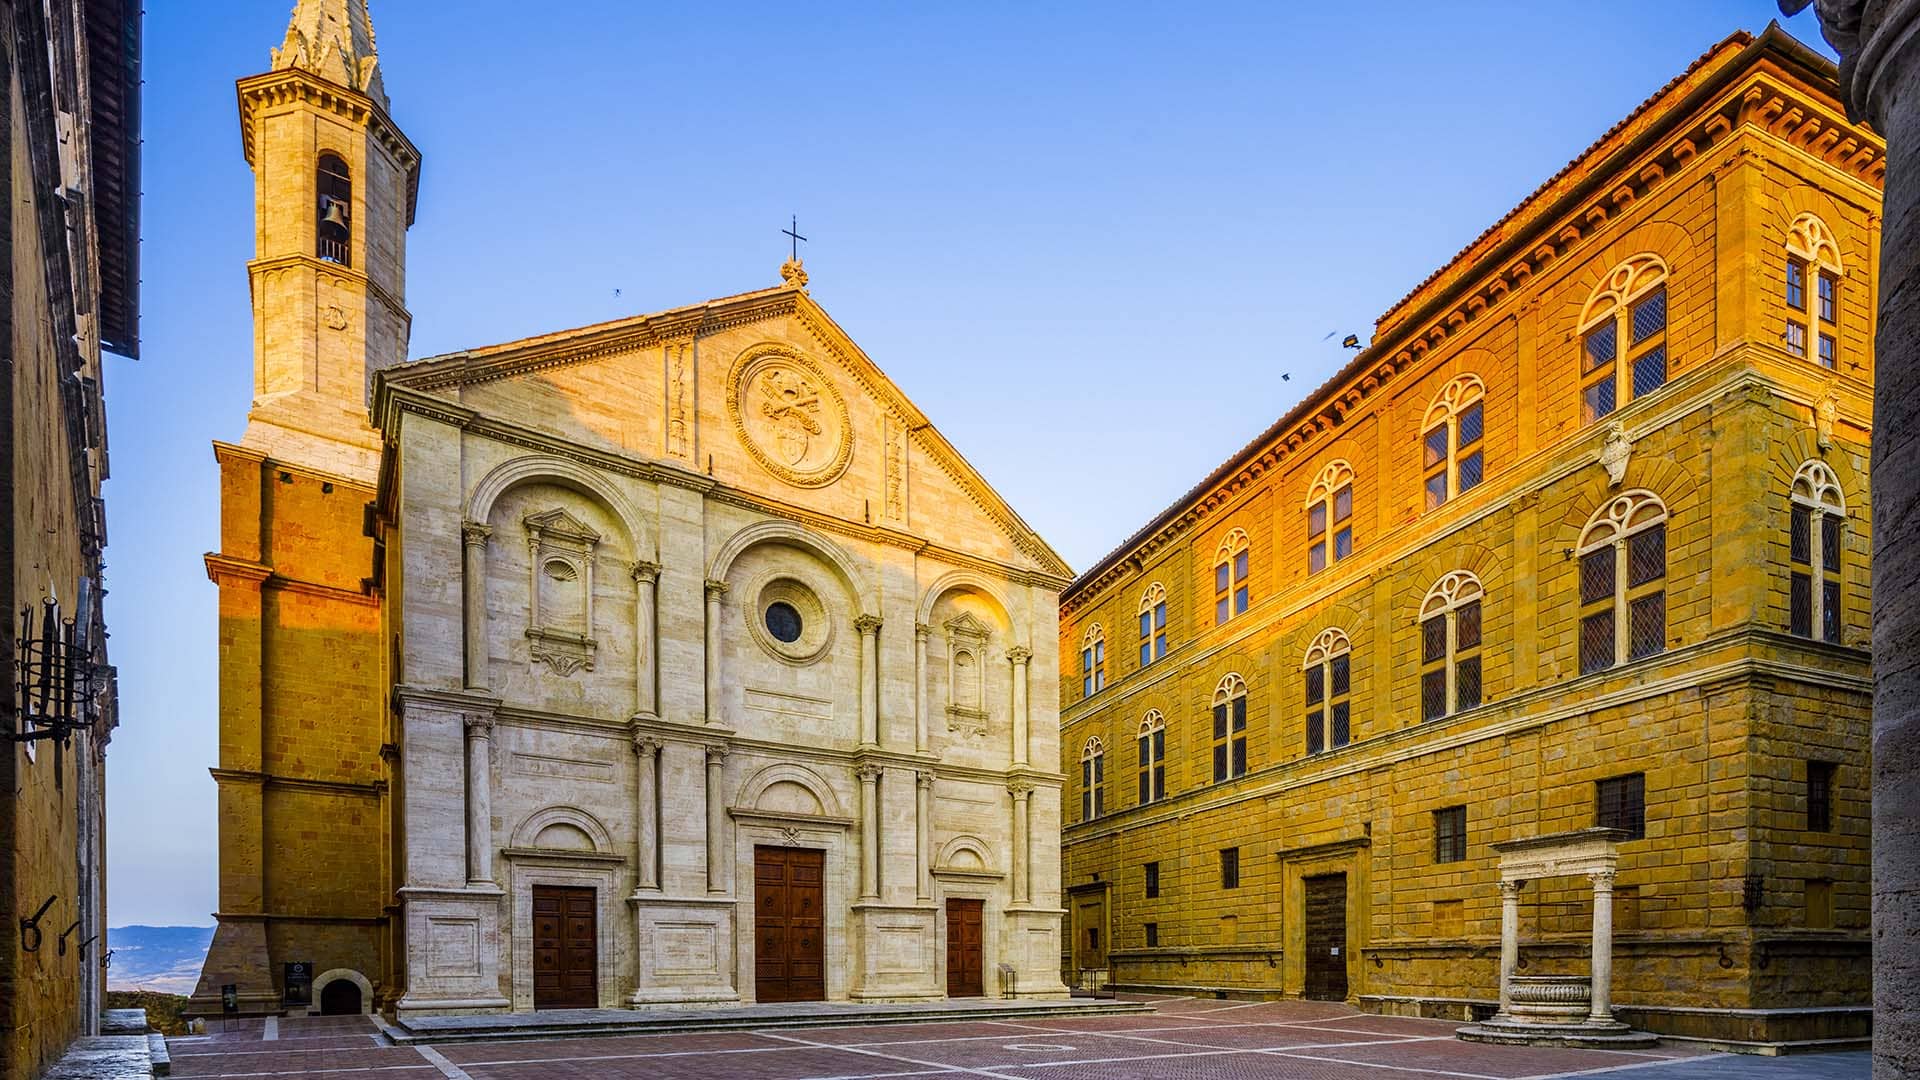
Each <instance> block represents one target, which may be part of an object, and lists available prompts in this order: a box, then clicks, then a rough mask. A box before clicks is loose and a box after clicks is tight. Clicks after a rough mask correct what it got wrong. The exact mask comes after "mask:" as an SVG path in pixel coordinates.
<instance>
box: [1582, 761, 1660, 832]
mask: <svg viewBox="0 0 1920 1080" xmlns="http://www.w3.org/2000/svg"><path fill="white" fill-rule="evenodd" d="M1593 796H1594V814H1593V823H1594V824H1595V825H1598V826H1600V827H1601V828H1603V829H1624V830H1626V832H1627V833H1628V838H1629V839H1632V840H1639V839H1642V838H1643V837H1645V836H1646V835H1647V777H1646V774H1645V773H1629V774H1628V775H1626V776H1614V777H1609V778H1608V779H1605V780H1601V781H1598V782H1596V783H1595V784H1594V785H1593Z"/></svg>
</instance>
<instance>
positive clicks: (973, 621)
mask: <svg viewBox="0 0 1920 1080" xmlns="http://www.w3.org/2000/svg"><path fill="white" fill-rule="evenodd" d="M946 629H947V636H948V637H953V638H960V639H972V640H974V641H985V640H987V639H988V638H990V637H992V636H993V628H992V627H991V626H988V625H987V624H986V623H984V622H981V621H980V620H979V619H978V618H976V617H975V616H974V614H973V612H971V611H963V612H961V613H960V614H959V615H956V616H954V617H953V618H951V619H948V620H947V622H946Z"/></svg>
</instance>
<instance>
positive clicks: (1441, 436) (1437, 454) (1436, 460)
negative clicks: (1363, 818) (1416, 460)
mask: <svg viewBox="0 0 1920 1080" xmlns="http://www.w3.org/2000/svg"><path fill="white" fill-rule="evenodd" d="M1422 445H1423V446H1424V447H1425V449H1426V459H1425V460H1426V465H1425V467H1426V468H1429V469H1431V468H1434V467H1435V466H1437V465H1439V464H1440V463H1441V462H1443V461H1445V460H1447V427H1446V425H1445V424H1442V425H1440V426H1439V427H1436V428H1434V429H1433V430H1432V431H1429V432H1427V437H1426V438H1425V439H1423V440H1422Z"/></svg>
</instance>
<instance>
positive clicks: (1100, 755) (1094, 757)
mask: <svg viewBox="0 0 1920 1080" xmlns="http://www.w3.org/2000/svg"><path fill="white" fill-rule="evenodd" d="M1106 786H1107V747H1106V744H1105V743H1103V742H1101V741H1100V736H1098V735H1095V736H1094V737H1093V738H1090V739H1088V740H1087V742H1086V745H1085V746H1084V747H1082V748H1081V750H1080V820H1081V821H1092V820H1093V819H1094V818H1097V817H1099V816H1100V815H1102V814H1104V813H1106V812H1107V793H1106Z"/></svg>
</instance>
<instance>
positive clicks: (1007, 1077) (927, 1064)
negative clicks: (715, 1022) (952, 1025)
mask: <svg viewBox="0 0 1920 1080" xmlns="http://www.w3.org/2000/svg"><path fill="white" fill-rule="evenodd" d="M754 1034H756V1035H760V1036H764V1037H765V1038H769V1039H781V1040H784V1041H786V1042H792V1043H798V1044H799V1045H801V1046H811V1047H815V1048H817V1049H821V1050H844V1051H846V1052H847V1053H850V1054H864V1055H866V1056H867V1057H877V1058H880V1059H882V1060H884V1061H897V1062H900V1063H901V1064H903V1065H918V1066H921V1067H922V1068H923V1069H929V1070H933V1071H936V1072H950V1073H965V1074H966V1075H968V1076H986V1077H991V1078H992V1080H1032V1078H1031V1077H1026V1076H1015V1075H1011V1074H1009V1073H1003V1072H993V1071H992V1070H989V1069H980V1068H975V1067H973V1066H970V1065H948V1064H946V1063H945V1062H940V1061H922V1060H920V1059H918V1058H910V1057H902V1056H900V1055H899V1054H887V1053H882V1052H881V1051H878V1050H870V1049H867V1048H865V1047H857V1046H833V1045H831V1044H829V1043H819V1042H814V1041H812V1040H811V1039H802V1038H800V1037H798V1036H796V1035H788V1034H786V1033H785V1032H776V1031H756V1032H754ZM921 1075H925V1074H924V1073H923V1074H921Z"/></svg>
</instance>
